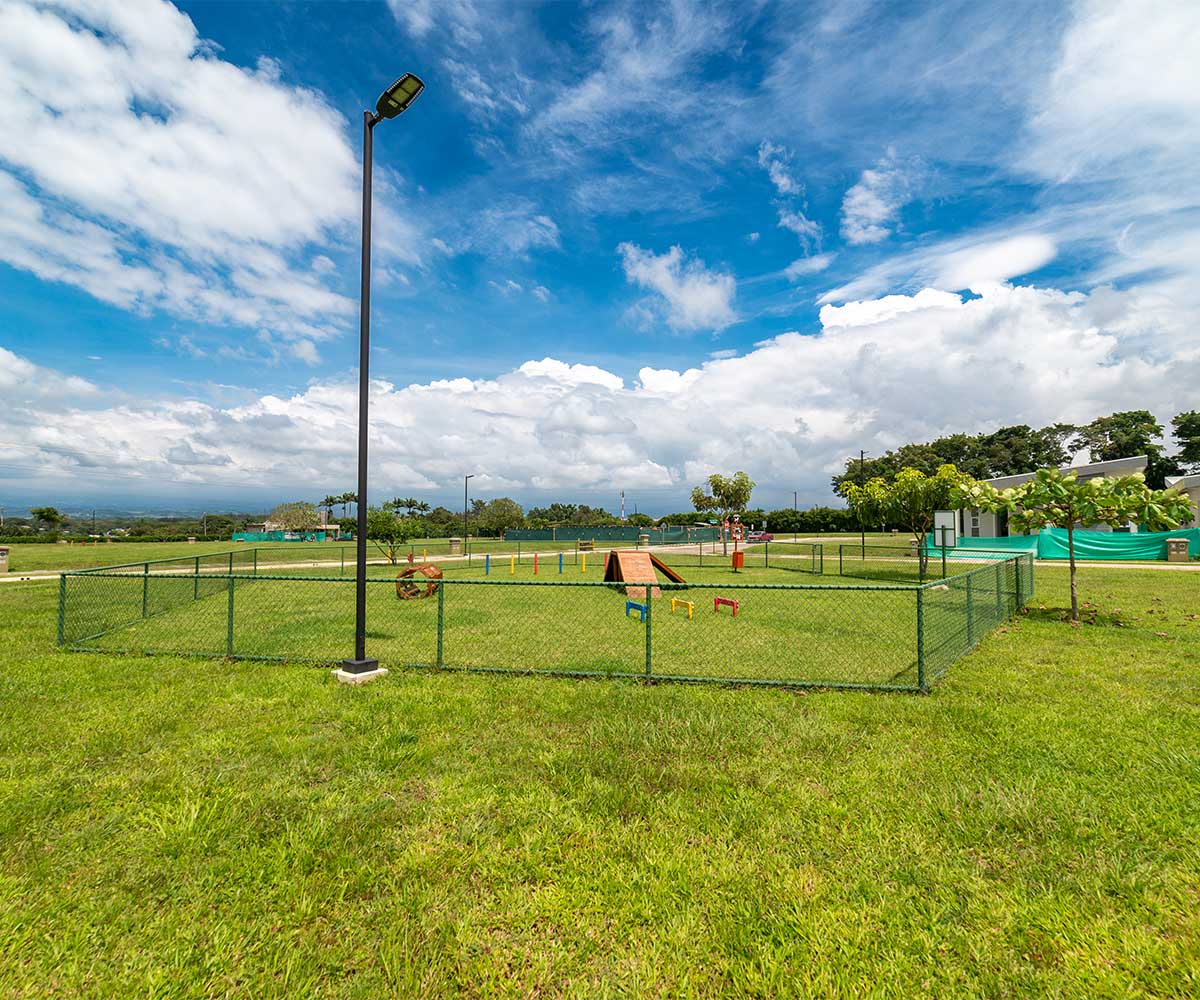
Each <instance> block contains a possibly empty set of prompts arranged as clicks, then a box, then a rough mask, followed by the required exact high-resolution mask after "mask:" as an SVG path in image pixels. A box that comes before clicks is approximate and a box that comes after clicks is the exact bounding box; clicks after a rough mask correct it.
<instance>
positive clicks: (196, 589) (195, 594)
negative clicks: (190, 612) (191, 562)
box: [192, 556, 200, 601]
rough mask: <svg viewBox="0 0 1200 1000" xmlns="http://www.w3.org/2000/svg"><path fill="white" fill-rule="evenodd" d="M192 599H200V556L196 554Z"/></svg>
mask: <svg viewBox="0 0 1200 1000" xmlns="http://www.w3.org/2000/svg"><path fill="white" fill-rule="evenodd" d="M192 600H193V601H198V600H200V557H199V556H196V578H195V579H194V580H193V581H192Z"/></svg>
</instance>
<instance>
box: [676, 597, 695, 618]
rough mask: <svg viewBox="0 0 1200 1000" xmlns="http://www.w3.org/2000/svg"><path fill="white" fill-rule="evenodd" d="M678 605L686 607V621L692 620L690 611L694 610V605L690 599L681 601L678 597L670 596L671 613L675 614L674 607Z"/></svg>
mask: <svg viewBox="0 0 1200 1000" xmlns="http://www.w3.org/2000/svg"><path fill="white" fill-rule="evenodd" d="M676 605H678V606H679V607H682V608H687V613H688V621H691V620H692V612H693V611H695V610H696V605H695V604H693V603H692V602H691V601H681V600H680V599H679V598H678V597H672V598H671V614H675V607H676Z"/></svg>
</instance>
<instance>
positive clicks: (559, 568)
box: [558, 552, 563, 573]
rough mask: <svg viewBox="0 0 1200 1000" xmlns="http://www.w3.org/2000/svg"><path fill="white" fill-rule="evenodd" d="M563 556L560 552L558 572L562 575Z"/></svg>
mask: <svg viewBox="0 0 1200 1000" xmlns="http://www.w3.org/2000/svg"><path fill="white" fill-rule="evenodd" d="M562 556H563V554H562V553H561V552H560V553H559V554H558V571H559V572H560V573H561V572H562Z"/></svg>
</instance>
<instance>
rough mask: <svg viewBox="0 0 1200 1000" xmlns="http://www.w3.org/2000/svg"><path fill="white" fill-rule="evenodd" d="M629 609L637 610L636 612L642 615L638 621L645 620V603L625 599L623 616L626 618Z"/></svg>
mask: <svg viewBox="0 0 1200 1000" xmlns="http://www.w3.org/2000/svg"><path fill="white" fill-rule="evenodd" d="M630 611H637V612H638V613H640V614H641V616H642V617H641V618H640V619H639V620H640V621H645V620H646V605H644V604H638V602H637V601H626V602H625V617H626V618H628V617H629V612H630Z"/></svg>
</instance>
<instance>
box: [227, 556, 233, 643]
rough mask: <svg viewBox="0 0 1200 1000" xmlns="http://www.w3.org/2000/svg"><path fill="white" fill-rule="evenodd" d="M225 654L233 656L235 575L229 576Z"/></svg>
mask: <svg viewBox="0 0 1200 1000" xmlns="http://www.w3.org/2000/svg"><path fill="white" fill-rule="evenodd" d="M225 655H226V656H233V575H232V574H230V577H229V612H228V615H227V621H226V622H225Z"/></svg>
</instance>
